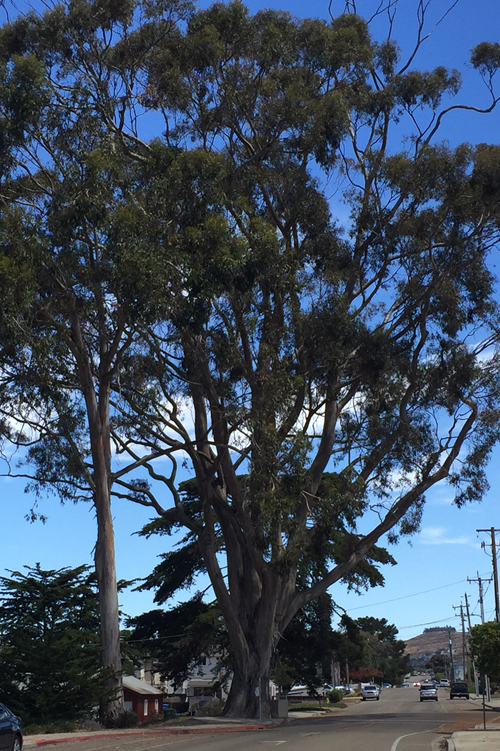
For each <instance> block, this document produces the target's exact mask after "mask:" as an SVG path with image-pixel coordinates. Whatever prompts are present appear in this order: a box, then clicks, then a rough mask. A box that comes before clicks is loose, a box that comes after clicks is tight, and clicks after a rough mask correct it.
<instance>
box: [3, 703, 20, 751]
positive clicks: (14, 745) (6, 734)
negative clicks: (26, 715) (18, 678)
mask: <svg viewBox="0 0 500 751" xmlns="http://www.w3.org/2000/svg"><path fill="white" fill-rule="evenodd" d="M22 747H23V732H22V725H21V719H20V718H19V717H17V715H15V714H14V713H13V712H11V711H10V709H7V707H6V706H5V704H0V750H1V751H21V749H22Z"/></svg>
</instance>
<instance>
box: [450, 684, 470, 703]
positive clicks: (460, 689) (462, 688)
mask: <svg viewBox="0 0 500 751" xmlns="http://www.w3.org/2000/svg"><path fill="white" fill-rule="evenodd" d="M455 696H457V697H462V699H468V698H469V687H468V685H467V684H466V683H464V682H463V681H455V682H454V683H452V684H451V686H450V699H454V698H455Z"/></svg>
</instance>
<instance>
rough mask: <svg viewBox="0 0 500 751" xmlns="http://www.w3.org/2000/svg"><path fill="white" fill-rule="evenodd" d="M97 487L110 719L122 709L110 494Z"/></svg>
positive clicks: (105, 703) (105, 713)
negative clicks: (98, 490)
mask: <svg viewBox="0 0 500 751" xmlns="http://www.w3.org/2000/svg"><path fill="white" fill-rule="evenodd" d="M98 484H100V483H98ZM100 490H101V492H96V497H95V507H96V513H97V543H96V548H95V568H96V573H97V582H98V587H99V605H100V619H101V623H100V636H101V655H102V666H103V668H104V670H105V673H106V680H105V688H106V693H105V696H104V697H103V700H102V702H101V717H102V718H103V719H108V718H112V719H113V718H116V717H119V716H120V715H121V714H123V712H124V704H123V679H122V662H121V652H120V629H119V610H118V590H117V582H116V563H115V544H114V530H113V520H112V516H111V503H110V494H109V490H107V489H106V488H105V487H101V488H100ZM106 491H107V492H106Z"/></svg>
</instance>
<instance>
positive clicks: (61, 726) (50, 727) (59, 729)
mask: <svg viewBox="0 0 500 751" xmlns="http://www.w3.org/2000/svg"><path fill="white" fill-rule="evenodd" d="M74 730H76V723H74V722H71V721H70V720H59V721H58V720H53V721H52V722H47V723H34V722H32V723H29V724H28V725H25V726H24V727H23V734H24V735H42V734H44V735H45V734H46V733H47V734H48V733H72V732H73V731H74Z"/></svg>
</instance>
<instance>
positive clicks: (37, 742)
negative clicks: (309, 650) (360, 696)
mask: <svg viewBox="0 0 500 751" xmlns="http://www.w3.org/2000/svg"><path fill="white" fill-rule="evenodd" d="M280 725H281V723H279V722H272V723H263V724H258V725H230V726H228V727H224V726H222V725H214V727H210V726H207V725H204V726H203V727H199V728H195V727H191V728H170V729H168V730H144V731H140V730H138V731H135V732H134V731H133V732H130V731H129V732H127V733H120V732H117V733H89V734H88V735H67V736H65V737H64V738H56V737H54V738H31V739H30V740H25V741H24V743H23V748H30V747H37V748H41V747H42V746H52V745H55V744H56V743H75V742H77V741H89V740H93V739H94V738H124V737H130V736H145V735H189V734H190V733H193V734H196V733H208V734H209V735H213V734H215V733H236V732H242V731H244V730H266V729H268V728H269V729H271V728H277V727H279V726H280Z"/></svg>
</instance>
